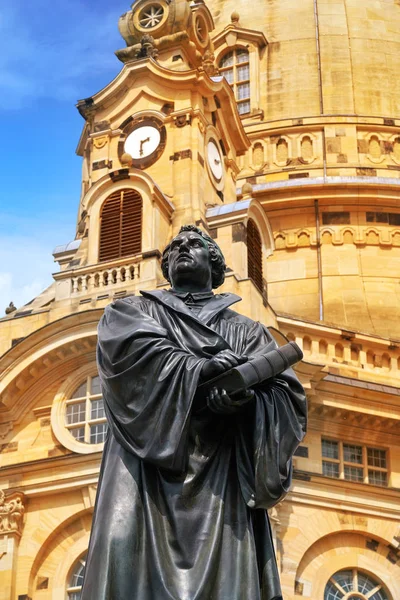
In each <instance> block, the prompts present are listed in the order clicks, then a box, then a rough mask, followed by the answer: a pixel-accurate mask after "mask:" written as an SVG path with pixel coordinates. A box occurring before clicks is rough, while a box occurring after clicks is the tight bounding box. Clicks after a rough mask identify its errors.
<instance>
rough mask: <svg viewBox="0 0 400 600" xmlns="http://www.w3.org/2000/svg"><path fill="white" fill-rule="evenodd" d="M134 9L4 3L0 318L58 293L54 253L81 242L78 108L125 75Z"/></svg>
mask: <svg viewBox="0 0 400 600" xmlns="http://www.w3.org/2000/svg"><path fill="white" fill-rule="evenodd" d="M131 4H132V2H130V1H129V0H108V1H106V0H96V1H94V0H81V1H79V0H67V2H60V1H59V0H53V1H52V2H51V1H50V0H33V1H29V2H27V1H26V0H3V1H2V2H1V4H0V121H1V134H2V144H1V148H2V151H1V153H0V154H1V161H0V169H1V188H0V317H1V316H3V314H4V309H5V307H6V306H8V304H9V302H10V301H11V300H12V301H13V302H14V304H15V305H16V306H21V305H23V304H25V303H26V302H28V301H29V300H31V299H32V298H33V297H34V296H35V295H37V294H38V293H39V292H40V291H42V290H43V289H44V288H46V287H47V286H48V285H50V283H51V282H52V277H51V273H52V272H54V271H56V270H57V269H58V265H57V264H55V263H54V262H53V257H52V250H53V249H54V247H55V246H57V245H58V244H63V243H67V242H69V241H71V240H72V239H74V236H75V223H76V217H77V210H78V203H79V195H80V181H81V159H80V157H77V156H76V155H75V149H76V146H77V143H78V140H79V136H80V134H81V130H82V126H83V123H84V121H83V119H82V117H81V116H80V115H79V113H78V111H77V109H76V108H75V104H76V102H77V101H78V100H79V99H81V98H86V97H88V96H90V95H92V94H94V93H96V92H98V91H99V90H100V89H101V88H103V87H104V86H105V85H106V84H107V83H109V81H111V80H112V79H113V78H114V77H115V76H116V75H117V73H118V72H119V70H120V69H121V67H122V63H120V62H119V61H118V59H117V58H116V57H115V55H114V51H115V50H117V49H118V48H122V47H123V46H124V45H125V42H124V41H123V39H122V38H121V36H120V34H119V31H118V18H119V16H120V15H121V14H122V13H124V12H126V11H127V10H129V8H130V5H131Z"/></svg>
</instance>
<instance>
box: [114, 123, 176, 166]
mask: <svg viewBox="0 0 400 600" xmlns="http://www.w3.org/2000/svg"><path fill="white" fill-rule="evenodd" d="M121 128H122V130H123V134H122V135H121V138H120V142H119V144H118V154H119V157H120V160H121V162H122V163H123V164H126V163H127V164H130V165H131V166H132V167H137V168H139V169H144V168H146V167H149V166H150V165H152V164H153V163H154V162H155V161H156V160H157V159H158V158H159V157H160V156H161V154H162V152H163V150H164V148H165V142H166V130H165V127H164V125H163V123H162V121H161V120H159V119H157V118H156V117H152V116H151V117H147V116H144V117H143V116H141V117H137V118H136V119H135V118H131V119H130V120H129V121H128V123H126V125H125V127H123V126H122V127H121Z"/></svg>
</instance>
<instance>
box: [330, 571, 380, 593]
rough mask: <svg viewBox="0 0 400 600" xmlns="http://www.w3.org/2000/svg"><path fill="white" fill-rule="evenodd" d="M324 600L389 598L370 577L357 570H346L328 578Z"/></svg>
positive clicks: (375, 580) (377, 582)
mask: <svg viewBox="0 0 400 600" xmlns="http://www.w3.org/2000/svg"><path fill="white" fill-rule="evenodd" d="M372 592H373V593H372ZM324 600H389V596H388V595H387V593H386V592H385V590H384V589H383V586H382V584H381V583H380V582H379V581H378V580H377V579H375V578H374V577H371V575H367V574H366V573H362V572H361V571H359V570H358V569H348V570H344V571H339V572H338V573H335V575H333V576H332V577H331V578H330V580H329V581H328V583H327V585H326V588H325V593H324Z"/></svg>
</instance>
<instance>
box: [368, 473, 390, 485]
mask: <svg viewBox="0 0 400 600" xmlns="http://www.w3.org/2000/svg"><path fill="white" fill-rule="evenodd" d="M368 482H369V483H371V484H372V485H381V486H382V487H385V486H387V484H388V482H387V473H386V472H385V471H372V470H370V469H368Z"/></svg>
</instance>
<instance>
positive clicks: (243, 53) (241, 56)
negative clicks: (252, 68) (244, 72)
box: [236, 50, 249, 63]
mask: <svg viewBox="0 0 400 600" xmlns="http://www.w3.org/2000/svg"><path fill="white" fill-rule="evenodd" d="M248 61H249V53H248V52H247V50H236V63H244V62H248Z"/></svg>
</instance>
